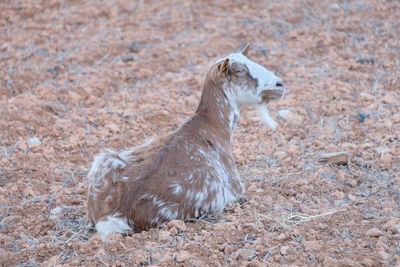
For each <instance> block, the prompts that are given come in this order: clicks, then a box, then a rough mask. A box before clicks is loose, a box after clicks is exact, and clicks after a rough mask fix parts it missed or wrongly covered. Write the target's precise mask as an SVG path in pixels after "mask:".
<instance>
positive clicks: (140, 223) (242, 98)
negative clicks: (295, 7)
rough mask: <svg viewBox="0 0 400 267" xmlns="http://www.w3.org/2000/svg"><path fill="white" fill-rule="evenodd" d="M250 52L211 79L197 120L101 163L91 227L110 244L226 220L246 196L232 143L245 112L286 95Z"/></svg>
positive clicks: (222, 63)
mask: <svg viewBox="0 0 400 267" xmlns="http://www.w3.org/2000/svg"><path fill="white" fill-rule="evenodd" d="M247 50H248V45H245V46H244V47H243V48H242V49H240V50H239V51H240V52H237V53H232V54H230V55H229V56H227V57H225V58H222V59H220V60H218V61H217V62H216V64H214V65H213V66H212V67H211V69H210V70H209V71H208V73H207V76H206V80H205V83H204V88H203V93H202V96H201V100H200V104H199V106H198V108H197V111H196V113H195V114H194V116H193V117H192V118H191V119H190V120H189V121H188V122H186V123H185V124H184V125H183V126H182V127H181V128H180V129H179V130H177V131H176V132H174V133H172V134H170V135H169V136H167V137H165V138H159V139H158V140H152V141H150V142H148V143H146V144H144V145H142V146H139V147H133V148H131V149H130V150H126V151H122V152H115V151H112V150H108V151H106V152H103V153H101V154H100V155H98V156H96V157H95V159H94V162H93V165H92V168H91V170H90V173H89V175H88V178H89V199H88V219H89V221H90V222H91V223H92V224H93V225H95V226H96V230H97V231H98V233H99V234H100V235H101V237H102V238H103V239H104V238H106V237H107V235H109V234H111V233H124V232H126V231H131V230H134V231H141V230H144V229H148V228H150V227H156V226H160V225H163V224H165V223H166V222H168V221H170V220H173V219H180V220H186V219H189V218H196V217H199V216H201V215H203V214H206V213H221V212H223V210H224V208H225V207H227V206H230V205H232V204H233V203H234V202H235V201H236V200H238V199H239V197H240V195H241V194H242V192H243V187H242V184H241V181H240V177H239V174H238V172H237V169H236V165H235V161H234V160H233V156H232V151H231V140H232V135H233V131H234V128H235V124H236V122H237V119H238V116H239V110H240V108H241V107H242V106H243V105H251V106H256V107H258V110H259V111H260V113H261V116H262V118H263V119H264V121H265V123H267V124H268V125H269V126H270V127H272V128H275V127H276V123H275V122H274V121H273V120H272V119H271V118H270V117H269V115H268V112H267V109H266V103H268V102H269V101H270V100H274V99H278V98H280V97H281V96H282V95H283V93H284V87H283V83H282V80H281V79H279V78H278V77H276V76H275V75H274V74H272V73H271V72H269V71H268V70H267V69H265V68H264V67H262V66H260V65H258V64H256V63H254V62H253V61H251V60H249V59H248V58H247V57H246V56H245V55H246V54H247Z"/></svg>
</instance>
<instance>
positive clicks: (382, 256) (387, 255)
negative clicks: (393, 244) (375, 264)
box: [378, 250, 390, 260]
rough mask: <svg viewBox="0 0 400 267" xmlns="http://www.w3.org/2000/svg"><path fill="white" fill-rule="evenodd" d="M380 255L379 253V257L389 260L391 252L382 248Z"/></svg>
mask: <svg viewBox="0 0 400 267" xmlns="http://www.w3.org/2000/svg"><path fill="white" fill-rule="evenodd" d="M378 255H379V257H380V258H381V259H382V260H387V259H389V258H390V254H389V253H387V252H386V251H384V250H380V251H379V252H378Z"/></svg>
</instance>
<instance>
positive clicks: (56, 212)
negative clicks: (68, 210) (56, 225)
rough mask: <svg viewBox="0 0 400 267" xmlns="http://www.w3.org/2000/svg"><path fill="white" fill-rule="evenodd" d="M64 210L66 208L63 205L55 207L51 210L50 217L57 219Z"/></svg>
mask: <svg viewBox="0 0 400 267" xmlns="http://www.w3.org/2000/svg"><path fill="white" fill-rule="evenodd" d="M63 210H64V209H63V208H62V207H55V208H54V209H52V210H51V211H50V219H53V220H56V219H57V218H58V217H59V216H60V214H61V213H62V212H63Z"/></svg>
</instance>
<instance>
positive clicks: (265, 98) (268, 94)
mask: <svg viewBox="0 0 400 267" xmlns="http://www.w3.org/2000/svg"><path fill="white" fill-rule="evenodd" d="M284 93H285V89H283V88H279V89H267V90H264V91H261V94H260V95H261V102H262V103H268V102H270V101H273V100H278V99H279V98H281V97H282V96H283V95H284Z"/></svg>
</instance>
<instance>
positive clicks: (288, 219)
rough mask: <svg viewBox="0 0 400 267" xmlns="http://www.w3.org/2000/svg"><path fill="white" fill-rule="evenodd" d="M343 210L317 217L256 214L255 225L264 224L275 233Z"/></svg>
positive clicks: (281, 213) (282, 213)
mask: <svg viewBox="0 0 400 267" xmlns="http://www.w3.org/2000/svg"><path fill="white" fill-rule="evenodd" d="M339 211H343V210H333V211H329V212H325V213H321V214H317V215H307V214H304V213H292V212H290V213H287V212H283V211H275V212H271V213H269V214H266V215H264V214H260V213H256V225H257V227H259V225H260V223H261V222H265V223H266V224H267V225H269V230H270V231H276V230H281V229H289V228H291V227H293V226H297V225H299V224H301V223H304V222H308V221H310V220H312V219H316V218H320V217H325V216H329V215H332V214H335V213H336V212H339Z"/></svg>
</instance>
